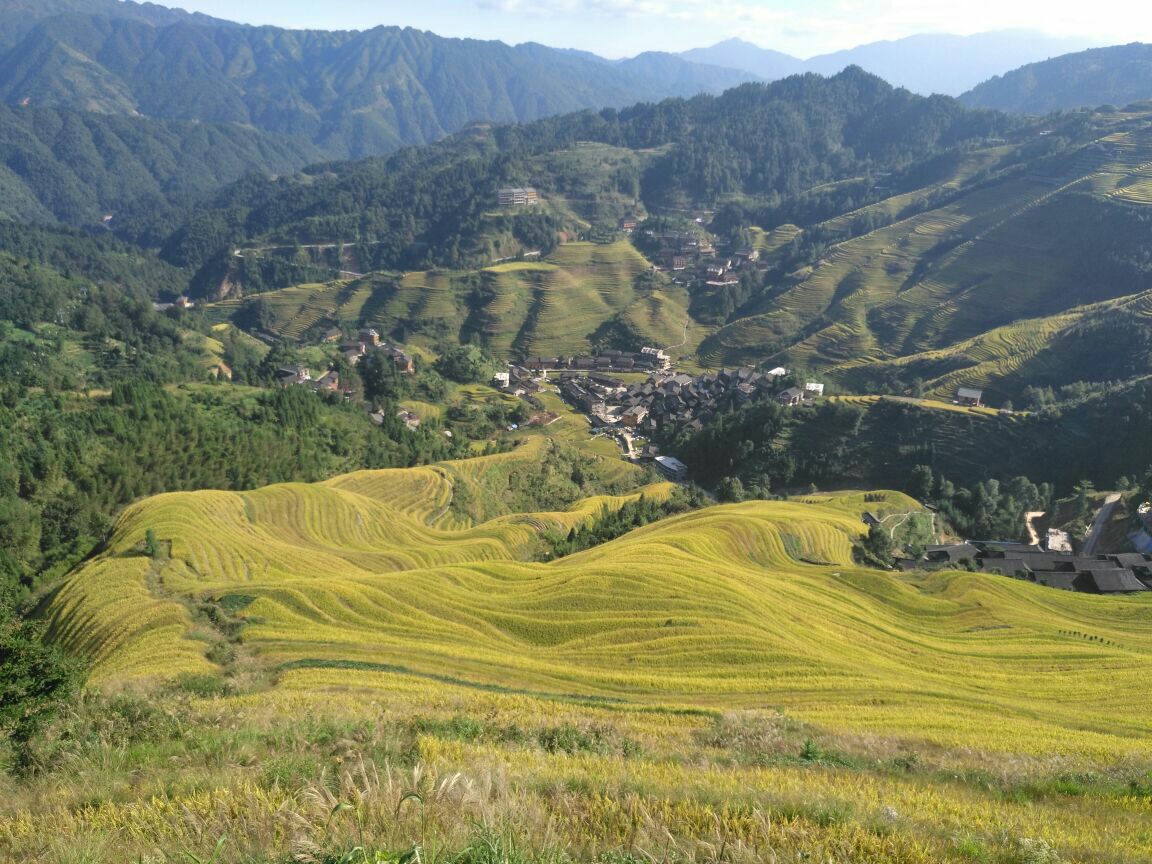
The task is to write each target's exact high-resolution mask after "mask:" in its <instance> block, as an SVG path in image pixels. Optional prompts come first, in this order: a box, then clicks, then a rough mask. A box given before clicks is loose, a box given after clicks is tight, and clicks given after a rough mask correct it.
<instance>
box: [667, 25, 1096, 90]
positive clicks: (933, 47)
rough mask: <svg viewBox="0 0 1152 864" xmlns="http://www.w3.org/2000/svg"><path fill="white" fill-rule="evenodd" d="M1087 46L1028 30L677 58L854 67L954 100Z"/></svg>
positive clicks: (798, 67) (787, 70) (730, 48)
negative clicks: (794, 53) (809, 52)
mask: <svg viewBox="0 0 1152 864" xmlns="http://www.w3.org/2000/svg"><path fill="white" fill-rule="evenodd" d="M1092 44H1093V43H1092V42H1091V41H1090V40H1088V39H1081V38H1056V37H1052V36H1045V35H1044V34H1042V33H1037V32H1033V31H1029V30H997V31H993V32H990V33H978V34H976V35H974V36H950V35H944V34H939V35H935V34H922V35H917V36H909V37H907V38H904V39H896V40H893V41H885V42H872V43H870V44H867V45H860V46H858V47H856V48H850V49H848V50H846V51H837V52H835V53H832V54H822V55H819V56H817V57H811V58H809V59H808V60H798V59H796V58H795V57H790V56H789V55H787V54H781V53H780V52H778V51H771V50H768V49H765V48H758V47H757V46H755V45H752V44H750V43H748V42H743V41H741V40H739V39H730V40H728V41H727V42H721V43H719V44H717V45H713V46H712V47H711V48H697V49H693V50H692V51H686V52H684V53H683V54H681V55H680V56H682V57H685V58H686V59H689V60H695V61H699V62H707V63H711V64H713V65H716V66H728V67H730V68H733V69H743V70H745V71H747V72H750V73H753V74H755V75H759V76H760V77H762V78H767V79H769V80H773V79H776V78H783V77H785V76H787V75H794V74H796V73H799V72H818V73H820V74H821V75H835V74H836V73H837V72H839V71H840V70H842V69H844V68H846V67H848V66H860V67H861V68H862V69H865V70H867V71H869V72H871V73H873V74H874V75H879V76H880V77H881V78H883V79H884V80H885V81H888V82H889V83H891V84H894V85H895V86H897V87H907V88H908V89H909V90H912V91H913V92H915V93H924V94H928V93H946V94H948V95H952V96H954V95H957V94H959V93H962V92H964V91H965V90H967V89H968V88H970V87H973V86H974V85H976V84H977V83H979V82H980V81H984V80H986V79H988V78H989V77H991V76H993V75H998V74H1001V73H1004V72H1007V71H1009V70H1010V69H1015V68H1017V67H1018V66H1022V65H1024V64H1025V63H1032V62H1034V61H1037V60H1044V59H1046V58H1048V57H1055V56H1057V55H1060V54H1066V53H1068V52H1070V51H1081V50H1083V49H1084V48H1087V47H1089V46H1091V45H1092Z"/></svg>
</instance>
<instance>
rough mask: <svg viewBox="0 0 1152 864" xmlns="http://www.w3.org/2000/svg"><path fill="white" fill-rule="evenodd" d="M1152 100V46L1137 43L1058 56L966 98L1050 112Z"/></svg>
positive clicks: (963, 98)
mask: <svg viewBox="0 0 1152 864" xmlns="http://www.w3.org/2000/svg"><path fill="white" fill-rule="evenodd" d="M1149 99H1152V45H1145V44H1142V43H1140V42H1133V43H1132V44H1131V45H1115V46H1112V47H1109V48H1093V49H1092V50H1089V51H1081V52H1078V53H1076V54H1066V55H1064V56H1061V57H1053V58H1052V59H1050V60H1044V61H1041V62H1038V63H1030V64H1028V65H1027V66H1024V67H1022V68H1020V69H1016V70H1014V71H1012V72H1006V73H1005V74H1003V75H999V76H997V77H995V78H992V79H991V80H989V81H985V82H984V83H983V84H980V85H979V86H977V87H973V88H972V89H971V90H969V91H968V92H967V93H965V94H964V95H963V96H961V97H960V100H961V101H962V102H964V103H965V104H966V105H972V106H974V107H980V108H995V109H998V110H1001V111H1013V112H1016V113H1019V114H1047V113H1048V112H1050V111H1060V110H1067V109H1072V108H1095V107H1097V106H1099V105H1115V106H1119V107H1123V106H1125V105H1128V104H1129V103H1132V102H1140V101H1146V100H1149Z"/></svg>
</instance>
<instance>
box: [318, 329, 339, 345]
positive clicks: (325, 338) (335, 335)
mask: <svg viewBox="0 0 1152 864" xmlns="http://www.w3.org/2000/svg"><path fill="white" fill-rule="evenodd" d="M343 336H344V333H343V331H342V330H341V329H340V328H339V327H329V328H328V329H327V330H325V331H324V334H323V335H322V336H321V337H320V341H321V342H323V343H325V344H326V345H330V344H333V343H336V342H339V341H340V339H341V338H342V337H343Z"/></svg>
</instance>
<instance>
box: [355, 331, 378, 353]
mask: <svg viewBox="0 0 1152 864" xmlns="http://www.w3.org/2000/svg"><path fill="white" fill-rule="evenodd" d="M358 335H359V337H360V341H361V342H363V343H364V344H365V345H369V346H371V347H373V348H375V347H377V346H378V345H379V344H380V333H379V332H378V331H376V330H374V329H373V328H371V327H365V328H364V329H363V330H361V331H360V333H359V334H358Z"/></svg>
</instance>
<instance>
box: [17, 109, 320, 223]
mask: <svg viewBox="0 0 1152 864" xmlns="http://www.w3.org/2000/svg"><path fill="white" fill-rule="evenodd" d="M318 156H319V151H317V150H316V149H315V148H314V147H312V145H311V144H309V143H308V142H307V141H303V140H293V139H290V138H284V137H279V136H273V135H269V134H267V133H263V132H259V131H257V130H255V129H251V128H247V127H242V126H239V125H234V124H208V123H193V122H178V121H172V120H154V119H151V118H147V117H127V116H112V115H108V114H94V113H90V112H82V111H72V110H65V109H53V108H41V107H36V106H25V107H20V106H8V105H2V104H0V215H2V216H5V217H7V218H11V219H16V220H20V221H27V222H52V221H59V222H64V223H67V224H69V225H75V226H87V227H89V228H95V227H98V226H100V225H101V224H106V227H108V228H110V229H112V230H114V231H116V232H118V233H119V234H121V235H122V236H125V237H128V238H131V239H134V240H138V241H140V242H143V243H145V244H146V245H147V244H152V243H156V242H158V241H159V239H160V238H162V237H163V236H164V235H165V234H166V233H167V232H169V231H171V230H173V228H174V227H175V226H174V223H175V221H176V220H177V219H180V218H182V213H183V212H184V211H186V210H187V209H188V208H190V207H192V206H193V205H195V204H198V203H200V202H201V201H202V200H204V199H205V198H208V197H209V196H210V195H211V194H212V193H213V192H214V191H215V190H217V189H218V188H219V187H220V186H221V185H222V184H225V183H230V182H232V181H234V180H236V179H238V178H240V177H241V176H243V175H244V174H247V173H249V172H259V173H261V174H267V173H281V172H290V171H294V170H296V169H298V168H300V167H301V166H303V165H305V164H307V163H308V162H310V161H313V160H315V159H316V158H317V157H318ZM106 216H110V217H111V219H109V220H107V221H106V223H105V222H104V217H106Z"/></svg>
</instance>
